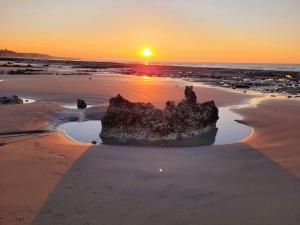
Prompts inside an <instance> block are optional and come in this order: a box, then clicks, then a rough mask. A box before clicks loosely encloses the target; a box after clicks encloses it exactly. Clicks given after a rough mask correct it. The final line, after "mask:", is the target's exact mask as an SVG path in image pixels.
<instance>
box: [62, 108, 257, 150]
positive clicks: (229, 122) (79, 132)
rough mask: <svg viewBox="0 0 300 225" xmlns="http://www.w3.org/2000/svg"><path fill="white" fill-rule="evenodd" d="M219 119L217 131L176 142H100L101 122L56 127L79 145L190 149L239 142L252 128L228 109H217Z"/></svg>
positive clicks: (111, 140)
mask: <svg viewBox="0 0 300 225" xmlns="http://www.w3.org/2000/svg"><path fill="white" fill-rule="evenodd" d="M219 117H220V119H219V120H218V122H217V129H213V130H211V131H209V132H207V133H204V134H202V135H199V136H196V137H193V138H190V139H184V140H176V141H159V142H148V143H145V142H144V141H141V142H138V141H126V142H120V141H117V140H114V139H109V140H107V139H105V140H102V139H101V138H100V137H99V134H100V132H101V121H99V120H90V121H84V122H68V123H64V124H61V125H59V126H58V127H57V129H58V130H60V131H62V132H64V133H65V134H66V135H67V137H69V138H71V139H72V140H75V141H78V142H81V143H91V142H92V141H96V142H97V143H98V144H116V145H122V144H123V145H124V144H128V145H154V146H169V147H192V146H205V145H224V144H230V143H235V142H238V141H241V140H243V139H245V138H246V137H248V136H249V135H250V134H251V133H252V128H251V127H248V126H246V125H244V124H241V123H238V122H236V121H235V120H240V119H242V118H241V116H240V115H238V114H237V113H234V112H232V111H230V110H229V108H227V107H226V108H224V107H221V108H219Z"/></svg>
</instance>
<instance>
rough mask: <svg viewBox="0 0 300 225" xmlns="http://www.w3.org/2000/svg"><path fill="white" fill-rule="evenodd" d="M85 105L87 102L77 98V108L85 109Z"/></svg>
mask: <svg viewBox="0 0 300 225" xmlns="http://www.w3.org/2000/svg"><path fill="white" fill-rule="evenodd" d="M86 107H87V104H86V103H85V101H84V100H82V99H77V108H78V109H85V108H86Z"/></svg>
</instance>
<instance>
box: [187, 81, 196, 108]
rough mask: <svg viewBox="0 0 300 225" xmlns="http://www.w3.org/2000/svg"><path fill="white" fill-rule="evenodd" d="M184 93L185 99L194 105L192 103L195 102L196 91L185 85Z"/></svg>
mask: <svg viewBox="0 0 300 225" xmlns="http://www.w3.org/2000/svg"><path fill="white" fill-rule="evenodd" d="M184 95H185V99H186V101H187V102H188V103H189V104H191V105H194V104H196V103H197V96H196V93H195V92H194V90H193V86H186V87H185V91H184Z"/></svg>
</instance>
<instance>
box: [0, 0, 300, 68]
mask: <svg viewBox="0 0 300 225" xmlns="http://www.w3.org/2000/svg"><path fill="white" fill-rule="evenodd" d="M0 6H1V7H0V49H10V50H15V51H20V52H39V53H46V54H51V55H55V56H68V57H76V58H85V59H87V58H88V59H99V60H134V61H136V60H141V58H142V57H141V55H140V52H141V51H142V49H143V48H144V47H149V48H151V49H152V51H153V53H154V54H153V57H152V60H153V61H180V62H183V61H189V62H193V61H198V62H249V63H250V62H253V63H300V13H299V12H300V1H299V0H51V1H46V0H0Z"/></svg>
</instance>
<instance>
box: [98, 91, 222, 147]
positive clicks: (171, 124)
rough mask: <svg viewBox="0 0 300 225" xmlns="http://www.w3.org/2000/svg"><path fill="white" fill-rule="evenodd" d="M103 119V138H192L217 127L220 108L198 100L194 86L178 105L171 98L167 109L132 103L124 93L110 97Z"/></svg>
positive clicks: (186, 92) (153, 139)
mask: <svg viewBox="0 0 300 225" xmlns="http://www.w3.org/2000/svg"><path fill="white" fill-rule="evenodd" d="M109 103H110V104H109V107H108V109H107V111H106V113H105V115H104V117H103V119H102V131H101V134H100V136H101V138H104V139H105V138H116V139H119V140H129V139H133V140H150V141H157V140H176V139H182V138H191V137H193V136H196V135H199V134H202V133H204V132H207V131H209V130H211V129H212V128H215V127H216V122H217V120H218V119H219V116H218V108H217V107H216V105H215V103H214V102H213V101H211V102H206V103H202V104H200V103H197V96H196V94H195V92H194V91H193V87H186V89H185V99H183V100H182V101H181V102H179V103H178V104H177V105H176V104H175V102H174V101H168V102H167V103H166V107H165V109H164V110H161V109H157V108H155V107H154V106H153V105H152V104H150V103H148V104H146V103H132V102H130V101H128V100H127V99H125V98H123V97H122V96H121V95H118V96H117V97H114V98H111V99H110V101H109Z"/></svg>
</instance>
